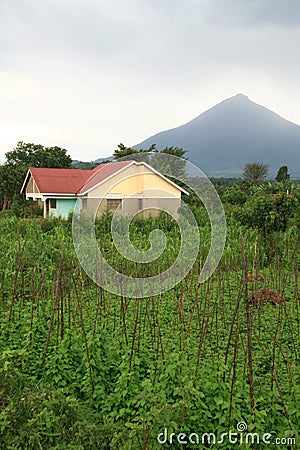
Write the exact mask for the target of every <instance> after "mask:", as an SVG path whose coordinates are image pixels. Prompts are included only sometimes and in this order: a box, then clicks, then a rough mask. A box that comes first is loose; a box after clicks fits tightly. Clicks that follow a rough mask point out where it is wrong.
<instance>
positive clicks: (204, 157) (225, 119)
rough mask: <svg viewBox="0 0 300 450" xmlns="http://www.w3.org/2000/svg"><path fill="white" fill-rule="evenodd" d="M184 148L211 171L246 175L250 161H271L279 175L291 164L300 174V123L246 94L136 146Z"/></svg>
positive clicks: (272, 169) (272, 171) (212, 173)
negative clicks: (281, 168) (259, 103)
mask: <svg viewBox="0 0 300 450" xmlns="http://www.w3.org/2000/svg"><path fill="white" fill-rule="evenodd" d="M153 143H154V144H156V146H157V148H158V149H162V148H164V147H166V146H177V147H183V148H184V149H186V150H187V151H188V153H187V156H188V159H189V160H190V161H191V162H193V163H194V164H196V165H197V166H198V167H200V168H201V169H202V170H203V171H204V172H205V173H207V174H208V175H209V176H237V177H239V176H241V174H242V170H243V167H244V165H245V163H247V162H254V161H259V162H263V163H266V164H268V165H269V167H270V175H271V176H274V175H275V174H276V173H277V170H278V168H279V167H280V166H282V165H288V167H289V170H290V173H291V175H292V177H295V178H299V176H300V126H298V125H296V124H294V123H292V122H289V121H287V120H285V119H283V118H282V117H280V116H279V115H278V114H275V113H274V112H272V111H270V110H269V109H267V108H265V107H264V106H261V105H258V104H256V103H254V102H252V101H251V100H249V98H248V97H246V96H245V95H243V94H238V95H236V96H234V97H231V98H229V99H227V100H224V101H223V102H221V103H219V104H217V105H216V106H214V107H213V108H211V109H209V110H208V111H206V112H204V113H202V114H200V115H199V116H198V117H196V118H195V119H193V120H191V121H190V122H188V123H186V124H184V125H181V126H179V127H176V128H173V129H170V130H166V131H163V132H160V133H157V134H155V135H154V136H151V137H149V138H148V139H146V140H144V141H143V142H141V143H139V144H137V145H135V146H134V147H135V148H142V147H143V148H148V147H149V146H150V145H151V144H153Z"/></svg>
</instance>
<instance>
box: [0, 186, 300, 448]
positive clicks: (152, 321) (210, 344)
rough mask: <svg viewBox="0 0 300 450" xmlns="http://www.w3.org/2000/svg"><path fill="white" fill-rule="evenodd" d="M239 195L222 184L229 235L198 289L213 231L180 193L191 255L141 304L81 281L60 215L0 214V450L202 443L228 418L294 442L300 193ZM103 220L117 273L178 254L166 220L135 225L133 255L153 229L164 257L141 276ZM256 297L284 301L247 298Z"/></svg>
mask: <svg viewBox="0 0 300 450" xmlns="http://www.w3.org/2000/svg"><path fill="white" fill-rule="evenodd" d="M246 189H247V186H246V185H243V184H240V185H238V186H237V185H236V186H231V187H222V189H221V191H222V192H220V193H221V195H222V199H223V201H225V200H226V201H225V209H226V213H227V220H228V240H227V244H226V249H225V252H224V255H223V258H222V261H221V263H220V265H219V267H218V269H217V271H216V272H215V273H214V274H213V276H212V277H211V279H210V280H209V281H207V282H206V283H204V284H203V285H199V284H198V277H199V272H200V269H201V267H202V266H203V262H204V260H205V256H206V255H207V253H208V249H209V243H210V225H209V221H208V218H207V215H206V213H205V210H204V209H203V207H202V206H201V203H199V202H197V200H196V199H190V206H191V208H192V209H193V211H194V212H195V215H196V218H197V220H198V222H199V230H200V239H201V245H200V248H201V250H200V254H199V258H198V260H197V262H196V263H195V265H194V267H193V269H192V271H191V272H190V273H189V274H188V276H187V277H186V278H185V279H184V280H182V281H181V283H180V284H179V285H177V286H176V287H175V288H174V289H172V290H170V291H168V292H166V293H164V294H162V295H160V296H157V297H153V298H145V299H142V300H137V299H130V298H126V297H117V296H114V295H112V294H110V293H108V292H106V291H105V290H103V289H101V288H100V287H98V286H97V285H95V284H94V283H93V282H92V281H91V280H90V279H89V278H88V277H87V276H86V275H85V273H84V272H83V271H82V269H81V267H80V265H79V263H78V261H77V259H76V255H75V254H74V249H73V243H72V234H71V222H70V221H59V220H57V219H53V220H44V219H42V218H40V219H39V218H35V219H34V218H32V219H21V218H18V217H15V216H14V214H13V212H10V213H9V214H8V212H7V211H4V212H3V213H1V214H0V246H1V250H2V251H1V254H0V266H1V277H0V285H1V288H0V294H1V297H0V304H1V307H0V315H1V316H0V333H1V334H0V337H1V340H0V392H1V394H0V442H1V445H2V447H1V448H5V449H14V450H15V449H22V450H26V449H62V450H64V449H100V450H101V449H105V450H107V449H111V450H116V449H123V450H128V449H132V450H139V449H144V450H146V449H149V450H150V449H151V450H155V449H160V448H163V446H161V444H159V443H158V442H157V435H158V434H159V433H161V432H162V431H163V430H164V429H165V428H167V429H168V433H169V434H170V433H171V432H174V433H176V434H178V433H179V432H184V433H186V434H187V435H188V434H190V433H192V432H195V433H198V434H199V435H200V439H201V434H202V433H205V432H214V433H216V435H217V436H219V437H220V436H221V433H223V432H224V433H226V432H228V430H229V429H231V430H233V431H236V425H237V423H238V422H246V423H247V425H248V431H253V432H254V431H255V432H256V433H259V434H260V435H261V436H262V435H263V434H264V433H272V434H273V437H274V438H275V437H276V436H277V437H285V438H287V437H293V436H297V425H299V421H300V408H299V395H300V388H299V386H300V383H299V348H298V344H299V337H300V330H299V291H298V270H299V264H300V259H299V247H298V246H299V228H298V223H297V218H298V217H299V190H298V187H297V186H294V189H293V190H292V192H291V194H290V195H286V194H284V192H280V193H276V194H273V193H269V192H268V189H269V188H268V185H265V186H262V189H261V191H260V192H257V193H254V194H253V195H252V196H249V195H248V194H247V191H246ZM283 211H284V213H283ZM9 216H11V217H9ZM110 221H111V214H109V213H107V214H106V215H105V216H104V217H103V218H102V219H101V220H100V221H99V222H97V224H96V236H97V238H98V239H99V245H100V247H101V249H102V253H103V254H104V255H105V256H106V257H107V259H109V261H110V263H111V264H113V265H114V266H115V267H116V268H117V269H119V270H122V271H123V272H124V273H126V272H127V273H128V274H134V275H135V276H136V274H140V275H141V276H148V275H149V274H153V273H154V272H155V271H159V272H161V271H162V270H164V269H165V268H166V267H168V266H169V265H170V264H171V263H172V262H173V261H174V260H175V259H176V255H177V252H178V249H179V246H180V235H179V229H178V226H177V225H176V223H175V222H173V221H171V220H170V219H169V218H168V217H167V216H166V215H161V216H160V217H159V218H158V219H156V220H154V219H148V220H138V221H136V222H135V223H133V224H132V225H131V228H130V233H131V239H132V241H133V243H134V244H135V245H136V246H137V247H138V248H140V249H147V248H148V245H149V241H148V236H149V233H150V232H151V230H153V229H154V228H160V229H162V230H163V231H164V232H165V233H166V235H167V238H168V241H167V247H166V253H165V257H164V258H161V259H160V260H159V263H157V264H156V265H155V266H153V265H152V266H151V265H149V266H148V265H146V266H147V267H146V268H144V269H143V272H142V269H141V265H139V264H137V263H132V262H129V261H127V260H125V259H123V258H122V257H121V256H120V255H118V253H117V252H116V251H115V249H114V245H113V243H112V242H111V235H110V233H109V231H110ZM264 224H265V226H263V225H264ZM265 290H269V291H268V292H274V293H276V294H277V297H278V296H282V298H283V299H284V300H285V301H282V302H281V303H280V304H277V305H273V304H272V302H270V301H265V302H262V303H261V304H257V303H255V301H254V300H255V298H256V297H257V294H256V296H255V295H254V293H255V292H259V293H263V292H265ZM277 297H276V296H275V294H274V299H275V298H277ZM165 447H166V448H174V449H180V448H187V449H190V448H212V447H213V444H208V443H207V442H206V443H205V444H202V445H201V444H200V445H199V446H195V445H190V444H188V445H180V444H179V443H178V442H177V443H176V442H175V443H174V444H172V446H168V445H165ZM220 448H222V449H225V450H227V449H228V450H229V449H232V444H230V443H229V442H226V441H225V442H224V444H222V445H220ZM240 448H243V449H247V448H253V446H252V445H251V444H249V445H248V444H243V446H240ZM257 448H264V447H263V446H257ZM280 448H296V446H293V447H292V446H281V447H280Z"/></svg>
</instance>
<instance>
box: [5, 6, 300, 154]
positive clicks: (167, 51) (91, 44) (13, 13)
mask: <svg viewBox="0 0 300 450" xmlns="http://www.w3.org/2000/svg"><path fill="white" fill-rule="evenodd" d="M299 50H300V1H299V0H242V1H241V0H185V1H183V0H115V1H114V2H113V1H111V0H51V1H50V0H0V99H1V108H0V161H3V159H4V153H5V152H6V151H9V150H12V149H13V148H14V147H15V146H16V144H17V142H18V141H19V140H23V141H25V142H34V143H40V144H43V145H47V146H48V145H58V146H61V147H64V148H66V149H67V150H68V152H69V154H70V155H71V156H72V157H73V159H80V160H84V161H87V160H93V159H96V158H99V157H102V156H103V157H104V156H109V155H111V154H112V153H113V150H114V149H115V148H116V147H117V145H118V144H119V143H120V142H123V143H124V144H125V145H134V144H137V143H139V142H141V141H142V140H144V139H146V138H147V137H149V136H150V135H152V134H155V133H157V132H159V131H162V130H165V129H168V128H173V127H176V126H178V125H181V124H183V123H185V122H187V121H189V120H191V119H193V118H194V117H195V116H197V115H199V114H200V113H202V112H204V111H205V110H206V109H208V108H210V107H212V106H213V105H215V104H216V103H218V102H220V101H222V100H223V99H225V98H228V97H231V96H233V95H235V94H237V93H240V92H241V93H244V94H245V95H247V96H249V98H250V99H251V100H253V101H255V102H257V103H260V104H263V105H265V106H267V107H268V108H270V109H272V110H274V111H275V112H277V113H279V114H280V115H282V116H283V117H285V118H287V119H289V120H291V121H293V122H295V123H298V124H300V107H299V105H300V89H299V79H300V58H299Z"/></svg>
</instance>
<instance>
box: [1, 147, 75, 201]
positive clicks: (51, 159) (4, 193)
mask: <svg viewBox="0 0 300 450" xmlns="http://www.w3.org/2000/svg"><path fill="white" fill-rule="evenodd" d="M5 157H6V161H5V162H4V164H3V165H2V166H0V201H1V204H2V209H8V208H9V205H10V203H11V200H12V198H13V197H15V196H18V195H19V192H20V189H21V187H22V183H23V181H24V178H25V175H26V172H27V170H28V169H29V167H52V168H54V167H55V168H70V167H71V163H72V159H71V157H70V156H69V155H67V151H66V150H65V149H63V148H60V147H56V146H55V147H44V146H42V145H40V144H32V143H25V142H21V141H20V142H18V144H17V146H16V148H15V149H14V150H12V151H9V152H7V153H6V154H5Z"/></svg>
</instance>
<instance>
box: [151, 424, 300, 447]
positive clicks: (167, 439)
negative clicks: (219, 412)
mask: <svg viewBox="0 0 300 450" xmlns="http://www.w3.org/2000/svg"><path fill="white" fill-rule="evenodd" d="M246 430H247V424H246V423H245V422H239V423H238V424H237V431H231V430H230V431H229V432H228V433H221V434H220V435H217V434H216V433H211V432H204V433H194V432H192V433H189V434H186V433H182V432H180V433H173V432H172V433H169V432H168V429H167V428H164V430H163V431H162V432H161V433H159V434H158V435H157V441H158V443H159V444H161V445H164V444H182V445H186V444H189V445H190V444H192V445H199V444H203V445H205V444H213V445H218V444H220V445H222V444H225V443H229V444H233V445H242V444H265V445H290V446H292V445H296V438H295V437H281V438H280V437H276V436H274V435H273V434H272V433H264V434H263V435H259V434H258V433H254V432H247V431H246Z"/></svg>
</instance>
